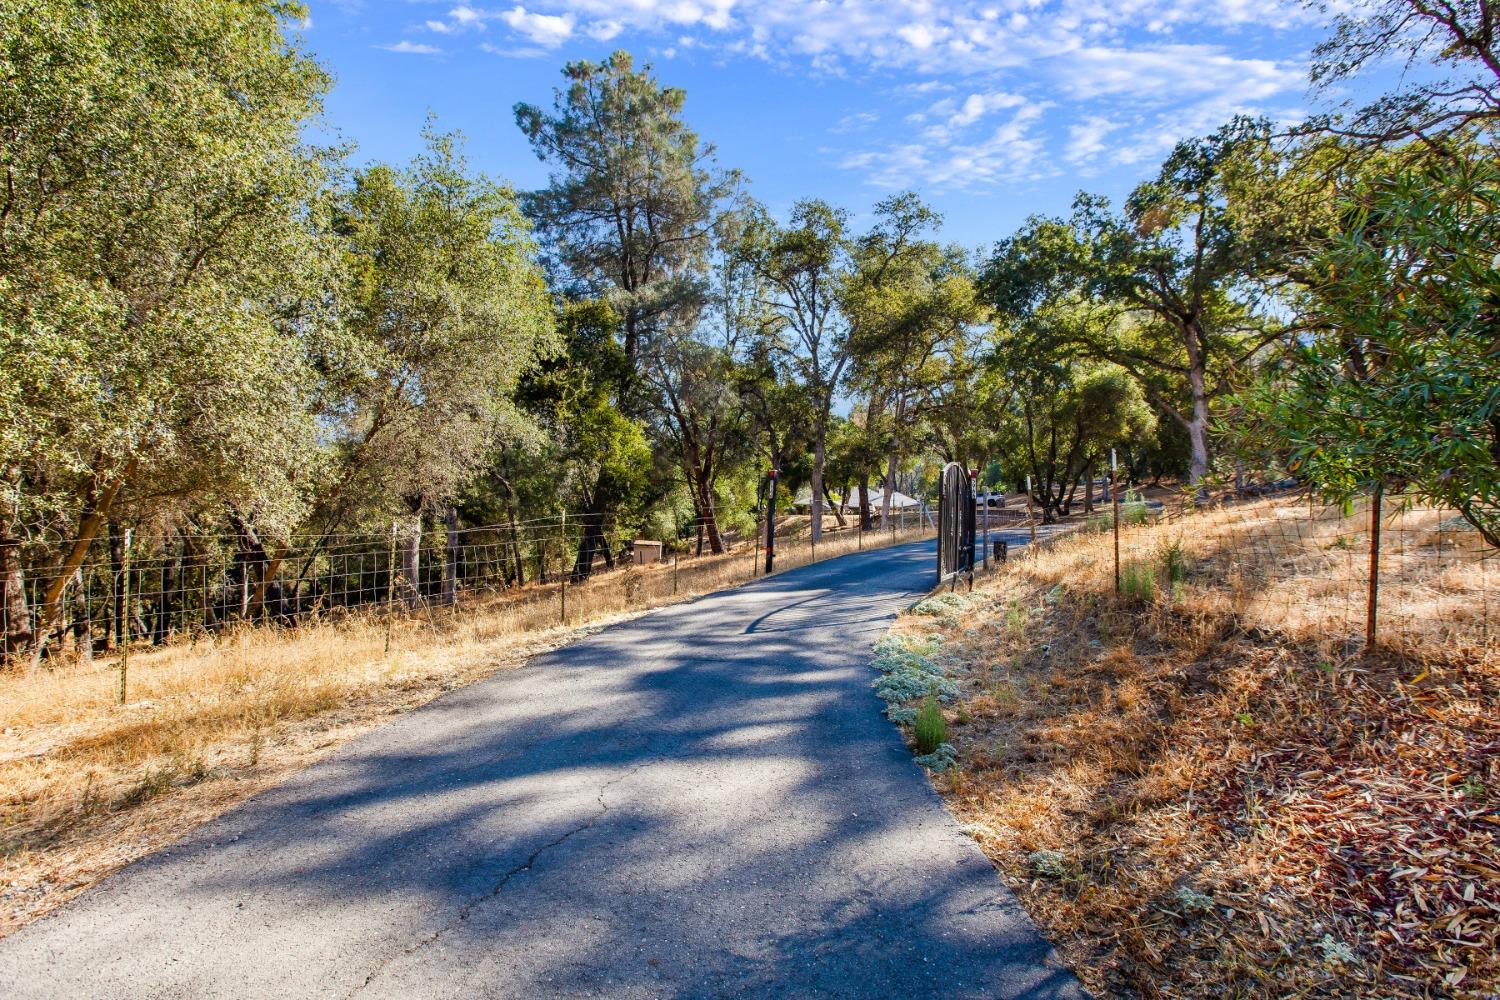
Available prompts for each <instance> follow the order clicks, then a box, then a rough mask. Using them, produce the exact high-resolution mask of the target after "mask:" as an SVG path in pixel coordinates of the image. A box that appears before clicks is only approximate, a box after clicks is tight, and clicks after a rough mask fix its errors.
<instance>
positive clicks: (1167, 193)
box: [981, 119, 1278, 483]
mask: <svg viewBox="0 0 1500 1000" xmlns="http://www.w3.org/2000/svg"><path fill="white" fill-rule="evenodd" d="M1273 156H1274V152H1273V149H1272V146H1271V142H1270V136H1269V126H1268V125H1267V124H1266V123H1264V122H1257V121H1249V120H1244V119H1236V120H1235V121H1234V122H1231V123H1229V124H1228V125H1225V126H1224V127H1222V128H1220V129H1219V130H1217V131H1216V132H1214V133H1213V134H1212V135H1210V136H1208V137H1207V138H1204V139H1199V140H1190V141H1185V142H1182V143H1179V144H1178V145H1177V147H1176V148H1175V149H1173V151H1172V153H1171V155H1170V156H1168V158H1167V160H1166V162H1165V163H1163V164H1162V167H1161V170H1160V172H1159V173H1158V175H1157V176H1156V177H1155V178H1153V179H1152V180H1150V181H1147V182H1146V183H1144V184H1141V185H1140V186H1138V187H1137V188H1136V189H1135V190H1134V191H1133V192H1131V195H1130V197H1129V198H1128V199H1126V202H1125V205H1124V207H1123V211H1122V212H1116V211H1114V210H1113V209H1112V208H1111V206H1110V205H1109V204H1108V202H1106V201H1105V200H1104V199H1102V198H1098V197H1095V196H1091V195H1087V194H1080V195H1079V196H1078V198H1077V200H1076V201H1075V202H1074V212H1073V216H1072V218H1071V219H1068V220H1062V219H1047V218H1040V217H1037V218H1032V219H1030V220H1028V222H1027V224H1026V225H1025V226H1024V227H1023V228H1022V229H1021V231H1020V232H1019V233H1017V234H1016V235H1015V236H1013V237H1011V238H1010V239H1007V240H1002V241H1001V242H1000V243H999V244H997V246H996V249H995V252H994V254H993V255H992V257H991V258H990V260H989V262H988V264H987V265H986V267H985V269H984V272H983V275H982V278H981V289H982V291H983V294H984V297H985V299H986V301H988V302H989V303H990V304H991V305H992V306H993V307H994V308H995V309H996V311H997V313H998V314H999V315H1000V317H1001V318H1002V319H1004V320H1006V321H1007V322H1009V323H1012V324H1015V325H1017V326H1018V327H1021V328H1023V329H1024V328H1027V327H1031V328H1033V329H1035V328H1036V327H1038V326H1040V327H1041V328H1042V330H1043V331H1045V332H1046V333H1047V335H1048V337H1049V338H1050V339H1051V340H1052V341H1054V342H1061V343H1063V344H1066V345H1067V346H1069V347H1070V348H1071V349H1072V350H1074V351H1076V352H1079V353H1081V354H1082V355H1084V356H1087V357H1090V358H1093V359H1095V360H1098V361H1104V362H1109V363H1112V364H1115V365H1118V366H1120V367H1121V368H1124V369H1125V370H1127V371H1129V372H1130V373H1131V375H1132V377H1133V378H1134V379H1135V380H1136V381H1137V382H1138V383H1139V384H1140V386H1141V388H1142V390H1143V391H1145V392H1147V393H1148V394H1149V395H1150V396H1151V399H1152V402H1153V403H1154V404H1155V406H1156V408H1157V409H1158V410H1159V411H1161V412H1162V413H1163V414H1164V415H1167V416H1169V417H1171V418H1172V419H1173V420H1175V421H1177V422H1178V423H1179V424H1180V425H1181V426H1182V428H1183V429H1184V430H1185V431H1186V432H1187V435H1188V438H1189V446H1190V454H1191V458H1190V462H1189V468H1188V473H1189V479H1190V481H1192V482H1193V483H1198V482H1199V481H1201V480H1202V479H1203V478H1204V477H1205V476H1206V475H1207V474H1208V471H1209V441H1208V431H1209V407H1210V404H1211V402H1212V401H1213V400H1214V399H1215V398H1217V397H1218V396H1219V395H1222V394H1223V393H1225V392H1226V391H1227V389H1228V387H1229V385H1230V384H1231V382H1232V381H1233V379H1234V378H1235V377H1236V376H1237V375H1238V374H1239V373H1240V372H1241V371H1242V369H1243V368H1244V367H1245V366H1246V365H1248V364H1249V363H1251V362H1252V361H1253V360H1254V359H1255V357H1256V355H1257V351H1256V344H1257V342H1258V341H1264V340H1266V339H1269V338H1273V337H1275V336H1276V334H1277V331H1276V328H1275V324H1274V323H1270V322H1268V321H1267V320H1266V319H1265V318H1264V317H1258V316H1257V315H1256V314H1254V313H1253V312H1252V311H1251V310H1250V309H1248V308H1247V307H1246V305H1245V304H1244V302H1243V301H1242V300H1241V299H1240V298H1239V297H1237V296H1236V295H1235V292H1236V291H1237V289H1238V287H1239V286H1240V285H1241V284H1242V283H1243V282H1244V281H1246V280H1247V279H1250V278H1253V277H1254V276H1256V275H1258V274H1259V273H1260V272H1261V270H1262V269H1263V268H1264V267H1265V266H1266V265H1267V260H1266V255H1267V252H1268V250H1269V248H1272V247H1275V246H1277V245H1278V243H1277V241H1275V240H1274V239H1271V238H1269V237H1268V235H1267V234H1266V233H1263V232H1260V231H1258V230H1256V229H1254V228H1253V227H1251V226H1248V225H1246V224H1245V220H1244V219H1242V218H1240V217H1238V216H1236V214H1235V212H1234V210H1233V208H1232V206H1231V201H1230V196H1231V194H1232V193H1233V191H1234V187H1235V183H1236V181H1237V179H1238V178H1239V177H1240V176H1241V175H1243V174H1244V173H1247V172H1250V173H1254V172H1256V171H1259V170H1264V169H1268V168H1271V167H1270V165H1271V164H1272V163H1273ZM1069 309H1071V310H1073V311H1074V312H1078V313H1080V314H1081V315H1080V316H1079V317H1078V318H1077V319H1075V320H1074V321H1072V322H1062V321H1061V315H1062V314H1063V312H1064V311H1065V310H1069ZM1044 356H1045V354H1044Z"/></svg>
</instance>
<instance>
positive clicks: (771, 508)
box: [766, 469, 777, 576]
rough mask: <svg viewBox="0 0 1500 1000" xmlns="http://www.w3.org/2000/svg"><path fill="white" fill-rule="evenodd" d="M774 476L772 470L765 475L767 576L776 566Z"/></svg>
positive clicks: (774, 473)
mask: <svg viewBox="0 0 1500 1000" xmlns="http://www.w3.org/2000/svg"><path fill="white" fill-rule="evenodd" d="M776 475H777V470H776V469H772V470H771V471H770V472H769V473H768V474H767V479H768V480H769V488H768V489H767V490H766V497H767V499H766V575H767V576H769V575H770V574H771V571H772V570H773V569H774V568H775V565H776Z"/></svg>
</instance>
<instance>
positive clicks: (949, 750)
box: [912, 743, 958, 774]
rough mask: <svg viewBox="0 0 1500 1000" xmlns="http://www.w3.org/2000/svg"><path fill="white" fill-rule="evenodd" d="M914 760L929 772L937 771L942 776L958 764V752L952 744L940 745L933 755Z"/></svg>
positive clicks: (929, 754)
mask: <svg viewBox="0 0 1500 1000" xmlns="http://www.w3.org/2000/svg"><path fill="white" fill-rule="evenodd" d="M912 759H913V760H915V761H916V762H917V763H918V764H920V765H922V766H923V767H925V768H927V769H928V770H929V771H937V772H938V773H940V774H941V773H942V772H943V771H946V770H948V768H950V767H952V766H953V765H954V764H955V763H957V761H958V751H957V750H954V749H953V744H952V743H939V744H938V746H937V749H936V750H934V751H932V753H928V754H922V755H921V756H920V757H914V758H912Z"/></svg>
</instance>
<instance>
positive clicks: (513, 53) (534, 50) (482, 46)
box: [479, 42, 552, 59]
mask: <svg viewBox="0 0 1500 1000" xmlns="http://www.w3.org/2000/svg"><path fill="white" fill-rule="evenodd" d="M479 51H481V52H488V53H490V54H491V55H496V56H504V57H505V58H506V59H536V58H538V57H540V56H550V55H551V54H552V50H551V49H543V48H538V47H537V46H535V45H529V46H528V45H491V44H490V43H489V42H480V43H479Z"/></svg>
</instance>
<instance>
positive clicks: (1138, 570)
mask: <svg viewBox="0 0 1500 1000" xmlns="http://www.w3.org/2000/svg"><path fill="white" fill-rule="evenodd" d="M1120 595H1121V596H1122V597H1124V598H1125V599H1126V600H1127V601H1132V602H1135V603H1137V604H1148V603H1150V602H1151V601H1152V600H1154V599H1155V597H1156V567H1155V566H1153V565H1152V564H1151V563H1149V562H1140V561H1135V560H1131V561H1128V562H1125V563H1123V564H1121V566H1120Z"/></svg>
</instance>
